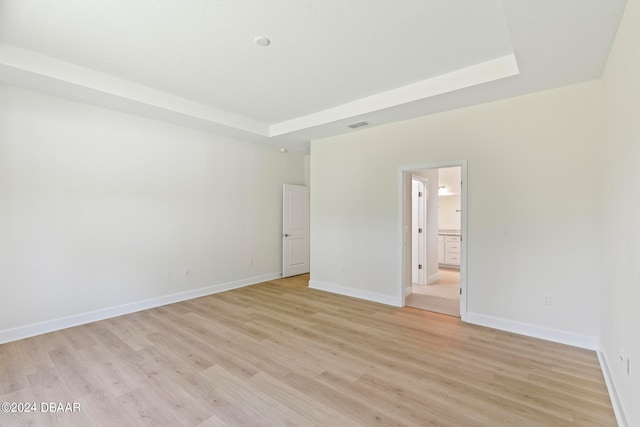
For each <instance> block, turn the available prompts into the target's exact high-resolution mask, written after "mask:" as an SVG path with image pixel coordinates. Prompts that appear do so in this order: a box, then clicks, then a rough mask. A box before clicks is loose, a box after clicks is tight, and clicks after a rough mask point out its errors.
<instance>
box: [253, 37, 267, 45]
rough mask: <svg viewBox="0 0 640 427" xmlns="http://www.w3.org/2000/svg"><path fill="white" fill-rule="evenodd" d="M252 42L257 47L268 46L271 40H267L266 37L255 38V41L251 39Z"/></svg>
mask: <svg viewBox="0 0 640 427" xmlns="http://www.w3.org/2000/svg"><path fill="white" fill-rule="evenodd" d="M253 41H254V42H255V43H256V44H257V45H258V46H262V47H264V46H269V45H270V44H271V40H269V39H268V38H266V37H256V38H255V39H253Z"/></svg>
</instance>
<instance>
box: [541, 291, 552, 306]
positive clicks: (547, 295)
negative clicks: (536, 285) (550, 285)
mask: <svg viewBox="0 0 640 427" xmlns="http://www.w3.org/2000/svg"><path fill="white" fill-rule="evenodd" d="M542 299H543V301H544V305H551V294H550V293H548V292H545V293H544V294H543V295H542Z"/></svg>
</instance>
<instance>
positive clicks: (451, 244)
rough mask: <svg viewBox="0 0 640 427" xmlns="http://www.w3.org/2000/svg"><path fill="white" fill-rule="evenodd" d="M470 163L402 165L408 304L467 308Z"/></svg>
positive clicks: (459, 312)
mask: <svg viewBox="0 0 640 427" xmlns="http://www.w3.org/2000/svg"><path fill="white" fill-rule="evenodd" d="M464 176H466V162H463V161H460V162H450V163H442V164H428V165H424V166H421V167H411V168H406V169H403V171H402V182H403V190H404V191H403V195H404V197H403V231H404V233H403V234H404V239H403V240H404V241H403V249H402V252H403V260H404V263H403V264H404V269H403V271H404V274H403V294H404V303H405V305H407V306H410V307H414V308H419V309H422V310H428V311H434V312H439V313H442V314H447V315H452V316H457V317H462V319H463V320H464V317H465V312H466V306H467V303H466V257H465V251H464V242H465V241H466V239H465V238H464V237H465V236H464V234H465V232H466V226H465V221H466V211H465V209H466V185H465V184H466V183H465V181H466V180H465V179H464Z"/></svg>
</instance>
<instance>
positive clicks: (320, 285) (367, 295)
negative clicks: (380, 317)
mask: <svg viewBox="0 0 640 427" xmlns="http://www.w3.org/2000/svg"><path fill="white" fill-rule="evenodd" d="M309 287H310V288H311V289H318V290H320V291H326V292H331V293H333V294H339V295H345V296H348V297H354V298H359V299H364V300H367V301H373V302H379V303H381V304H387V305H393V306H395V307H402V306H404V301H403V298H398V297H392V296H389V295H383V294H379V293H376V292H371V291H364V290H362V289H353V288H347V287H345V286H340V285H334V284H333V283H326V282H319V281H317V280H309Z"/></svg>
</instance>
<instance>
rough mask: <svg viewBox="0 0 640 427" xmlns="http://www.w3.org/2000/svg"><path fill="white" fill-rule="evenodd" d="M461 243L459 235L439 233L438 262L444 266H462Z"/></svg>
mask: <svg viewBox="0 0 640 427" xmlns="http://www.w3.org/2000/svg"><path fill="white" fill-rule="evenodd" d="M460 245H461V239H460V236H459V235H451V234H445V235H442V234H441V235H439V236H438V246H439V250H438V263H440V264H441V265H442V266H443V267H450V268H459V267H460Z"/></svg>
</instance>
